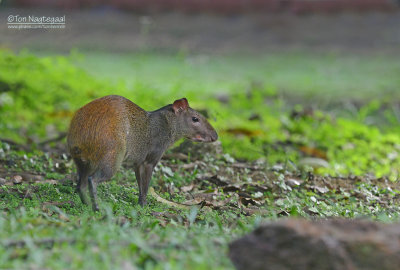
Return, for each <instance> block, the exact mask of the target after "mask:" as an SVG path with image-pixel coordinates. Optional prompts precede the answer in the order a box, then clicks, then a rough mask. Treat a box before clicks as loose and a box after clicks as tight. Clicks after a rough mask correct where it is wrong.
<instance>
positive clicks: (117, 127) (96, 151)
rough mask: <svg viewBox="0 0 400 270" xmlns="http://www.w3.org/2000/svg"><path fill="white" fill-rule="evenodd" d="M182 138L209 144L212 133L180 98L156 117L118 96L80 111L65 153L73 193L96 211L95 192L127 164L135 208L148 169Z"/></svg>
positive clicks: (142, 199)
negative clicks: (73, 177)
mask: <svg viewBox="0 0 400 270" xmlns="http://www.w3.org/2000/svg"><path fill="white" fill-rule="evenodd" d="M182 137H185V138H188V139H191V140H193V141H196V142H214V141H216V140H217V139H218V135H217V132H216V131H215V130H214V128H213V127H212V126H211V125H210V123H208V121H207V120H206V119H205V118H204V117H203V116H202V115H201V114H200V113H198V112H197V111H195V110H193V109H192V108H190V107H189V104H188V102H187V100H186V98H182V99H179V100H176V101H175V102H174V103H173V104H170V105H167V106H165V107H162V108H160V109H158V110H156V111H151V112H148V111H145V110H143V109H142V108H140V107H139V106H137V105H136V104H135V103H133V102H132V101H130V100H128V99H126V98H124V97H121V96H115V95H113V96H105V97H102V98H99V99H96V100H94V101H92V102H90V103H88V104H86V105H85V106H83V107H82V108H80V109H79V110H78V111H77V112H76V113H75V115H74V117H73V118H72V120H71V125H70V128H69V131H68V136H67V145H68V150H69V152H70V154H71V156H72V158H73V160H74V162H75V164H76V167H77V171H78V181H77V192H78V194H79V196H80V198H81V200H82V202H83V203H86V204H87V203H88V199H87V196H86V190H87V187H89V193H90V196H91V199H92V206H93V209H94V210H98V205H97V192H96V186H97V184H98V183H100V182H103V181H106V180H108V179H110V178H111V177H113V176H114V174H115V173H116V172H117V170H118V168H119V167H120V166H121V163H122V162H123V161H124V160H128V162H129V164H132V167H133V169H134V170H135V175H136V179H137V182H138V186H139V204H140V205H145V204H146V196H147V191H148V188H149V183H150V180H151V176H152V173H153V169H154V167H155V166H156V164H157V163H158V161H159V160H160V158H161V156H162V155H163V153H164V152H165V150H166V149H167V148H168V147H169V146H171V145H172V144H173V143H174V142H175V141H177V140H178V139H180V138H182Z"/></svg>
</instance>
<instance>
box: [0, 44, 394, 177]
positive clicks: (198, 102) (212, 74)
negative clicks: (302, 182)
mask: <svg viewBox="0 0 400 270" xmlns="http://www.w3.org/2000/svg"><path fill="white" fill-rule="evenodd" d="M88 57H89V59H90V60H91V63H92V64H91V65H92V69H96V68H95V67H94V66H93V65H96V66H99V67H98V68H97V69H96V70H98V71H100V73H99V74H97V76H98V77H101V79H98V78H95V77H93V76H91V75H89V74H88V73H86V72H85V71H83V69H81V68H77V67H76V66H75V65H74V64H72V62H77V63H78V65H83V64H82V60H79V59H80V58H79V57H77V54H76V53H75V54H73V55H72V56H71V57H70V58H66V57H61V56H55V57H43V58H38V57H36V56H34V55H32V54H29V53H26V52H25V53H24V52H23V53H20V54H19V55H15V54H13V53H11V52H8V51H4V50H3V51H0V70H1V72H0V87H1V89H0V115H1V116H2V121H1V122H0V133H1V134H2V136H1V137H9V138H12V139H15V140H17V141H20V142H21V141H23V140H24V139H26V137H27V136H29V137H30V138H33V140H34V141H37V138H36V137H37V136H39V138H44V137H51V136H52V135H53V134H54V133H55V132H56V131H65V130H66V129H67V126H68V122H69V119H70V117H71V116H72V114H73V112H74V111H75V110H76V109H77V108H79V107H80V106H82V105H83V104H85V103H87V102H88V101H90V100H92V99H94V98H97V97H100V96H104V95H107V94H119V95H123V96H126V97H127V98H130V99H131V100H133V101H134V102H135V103H137V104H139V105H140V106H142V107H143V108H145V109H147V110H152V109H156V108H158V107H160V106H163V105H165V104H166V103H167V102H172V101H173V100H174V99H176V98H181V97H182V96H186V97H188V99H189V100H190V103H191V105H192V107H194V108H199V109H205V108H206V111H207V113H208V114H209V117H210V118H211V122H212V123H213V125H215V126H216V128H217V130H218V132H219V134H220V140H221V142H222V145H223V148H224V151H225V152H227V153H230V154H232V155H233V156H235V157H237V158H243V159H249V160H254V159H258V158H263V159H266V160H267V161H268V162H269V164H270V165H271V166H272V165H274V164H276V163H287V162H288V161H290V162H293V163H294V164H297V162H298V161H300V160H301V159H302V158H304V157H307V156H309V155H310V153H304V151H301V147H308V148H312V149H316V150H317V151H319V152H322V153H323V156H324V158H326V159H327V161H328V162H329V164H330V167H328V168H319V169H317V172H318V173H328V174H331V175H348V174H355V175H362V174H365V173H371V174H375V175H376V176H378V177H381V176H388V177H389V178H390V179H391V180H397V178H398V176H399V169H398V168H400V155H399V151H400V133H399V129H398V128H396V125H395V124H396V123H397V126H398V119H397V118H396V112H395V111H393V110H391V109H386V110H385V111H384V119H383V120H382V121H380V122H387V123H389V128H385V129H383V130H382V129H378V128H377V127H375V126H373V125H372V124H371V123H370V122H371V118H373V115H375V114H376V113H377V112H379V111H380V110H383V109H382V108H383V107H384V106H386V105H387V103H384V102H383V101H379V100H372V102H369V103H366V105H365V106H363V107H361V108H360V109H359V110H357V111H355V112H353V114H352V116H350V117H349V116H343V115H342V116H340V115H339V116H337V117H336V118H335V117H333V116H331V114H330V113H327V112H322V111H314V113H313V114H312V115H307V114H306V113H305V114H304V115H302V113H303V110H304V109H303V108H302V107H301V106H295V108H294V109H293V110H288V108H290V105H289V104H287V101H286V100H285V99H282V98H281V97H279V96H278V95H277V91H278V87H279V88H281V87H293V86H290V85H284V84H283V81H282V80H281V79H277V77H276V76H278V75H277V74H275V71H273V70H272V69H271V67H270V65H271V63H275V64H278V60H277V59H275V58H273V59H264V60H265V65H266V66H260V63H261V62H263V61H259V62H255V63H253V66H252V62H250V61H249V60H246V58H240V57H231V58H227V57H225V58H223V59H219V61H218V60H210V59H208V60H207V59H206V60H204V59H203V58H201V57H197V58H196V57H189V56H187V57H186V56H184V55H178V56H151V55H146V54H143V55H132V56H131V57H125V58H126V59H125V60H121V59H120V58H116V59H115V58H112V59H108V58H107V56H102V57H97V58H96V57H95V58H93V56H91V55H90V54H89V56H88ZM90 57H92V58H90ZM321 58H322V59H323V61H325V62H323V63H324V64H326V63H331V64H333V65H339V66H340V65H342V64H341V63H339V62H337V61H335V60H334V58H333V56H321ZM325 58H326V59H325ZM317 59H318V58H312V60H305V59H304V58H303V57H301V56H300V55H297V54H293V55H292V61H293V63H292V64H293V65H294V66H295V67H297V68H299V67H300V66H301V63H302V62H303V63H305V64H307V65H308V66H310V70H309V69H307V68H305V69H303V70H297V69H296V70H294V67H292V68H288V69H287V70H284V71H285V72H286V73H287V74H285V76H287V77H288V78H291V79H288V81H290V80H292V81H293V82H292V83H295V82H298V83H299V85H300V86H301V87H300V88H302V89H303V90H301V91H303V92H304V93H306V92H307V91H306V90H305V89H306V88H307V87H310V89H311V88H312V89H314V88H316V87H317V88H318V87H321V88H322V87H324V89H325V90H324V91H327V90H326V88H327V87H328V86H326V85H324V84H323V83H322V79H321V78H320V77H318V76H321V75H318V76H317V79H316V80H317V81H318V83H319V84H321V85H319V86H318V85H315V83H312V82H311V81H310V80H309V79H307V78H308V77H309V76H310V74H311V73H312V72H311V71H313V70H314V71H315V70H316V69H317V67H318V60H317ZM377 59H378V60H374V61H375V62H374V61H372V60H371V63H372V64H376V65H378V66H380V65H381V62H380V61H381V60H380V58H377ZM281 60H282V61H283V62H284V63H285V62H288V61H289V59H287V58H284V59H281ZM113 61H117V64H115V63H114V64H113ZM118 61H119V62H118ZM124 61H125V62H124ZM155 61H157V63H156V62H155ZM271 61H272V62H271ZM360 62H361V61H360ZM105 63H111V67H107V66H104V65H105ZM118 63H119V64H118ZM238 63H242V64H243V65H244V66H245V67H247V69H246V71H241V73H239V76H237V74H236V73H235V71H236V70H235V69H233V68H232V67H231V66H237V64H238ZM351 63H353V62H351ZM351 63H350V62H349V63H348V64H349V65H353V64H354V63H353V64H351ZM113 65H114V66H113ZM89 67H90V65H89ZM121 67H123V68H124V69H122V70H121V69H120V68H121ZM150 67H151V68H150ZM228 67H229V68H228ZM279 67H280V68H281V69H282V68H283V67H282V66H279ZM346 68H348V67H346ZM331 69H335V74H336V75H337V76H338V78H335V81H336V80H337V81H341V84H340V85H336V84H335V83H336V82H334V81H329V82H330V83H331V92H334V91H338V89H339V88H340V87H344V88H348V87H350V88H352V87H353V88H354V87H356V86H355V85H352V86H351V85H350V84H354V82H352V81H351V80H350V78H349V77H348V75H347V74H343V73H342V72H340V71H339V70H336V68H334V67H332V68H331ZM331 69H330V70H331ZM364 69H365V70H364ZM370 69H371V68H368V67H362V68H361V70H363V74H364V75H365V74H369V73H370V72H371V70H370ZM110 70H112V71H113V73H112V74H110V76H109V78H113V82H111V81H106V80H105V79H104V76H105V73H106V72H109V71H110ZM127 70H129V72H130V74H131V75H130V74H124V72H127ZM260 70H265V71H268V72H270V74H269V77H270V78H272V80H271V81H272V82H274V83H276V85H274V84H272V83H271V82H265V81H263V80H261V81H260V78H261V71H260ZM323 70H324V69H323ZM331 71H332V70H331ZM251 72H253V73H254V74H253V75H251V74H252V73H251ZM324 72H325V71H324ZM324 72H323V74H325V73H324ZM388 72H389V71H388ZM390 72H391V71H390ZM94 73H95V72H94ZM121 73H122V75H121ZM115 74H119V75H121V76H125V77H126V78H129V79H127V80H126V81H121V80H119V81H118V80H115V79H118V78H119V79H121V76H119V77H118V76H116V75H115ZM274 74H275V75H274ZM217 75H218V76H226V77H227V78H228V79H229V80H224V79H223V78H220V77H218V76H217ZM196 76H197V77H196ZM131 77H132V78H131ZM279 78H280V77H279ZM368 80H371V81H373V82H374V85H375V86H376V87H377V88H379V87H378V86H379V81H376V79H373V78H368ZM346 83H348V84H349V85H347V86H346ZM397 83H398V81H397V80H396V79H394V80H393V81H391V82H390V85H391V87H396V85H397V87H398V84H397ZM387 84H389V82H387ZM362 85H363V84H362V83H361V82H360V84H359V86H360V87H361V86H362ZM214 89H217V91H219V92H218V93H214ZM313 91H314V92H315V93H317V91H316V90H315V89H314V90H313ZM314 92H313V93H314ZM323 93H324V92H323ZM218 95H225V96H226V97H225V98H222V99H221V98H219V99H220V100H218V99H217V98H215V96H218ZM296 95H300V94H296ZM304 95H305V96H307V95H309V93H306V94H304ZM223 99H225V100H223ZM382 99H383V100H386V98H385V97H383V98H382ZM385 102H386V101H385ZM293 112H296V113H298V114H299V115H300V116H293ZM377 121H379V120H377ZM373 122H374V121H373ZM375 122H376V121H375Z"/></svg>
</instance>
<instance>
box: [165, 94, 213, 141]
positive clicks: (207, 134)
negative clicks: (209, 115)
mask: <svg viewBox="0 0 400 270" xmlns="http://www.w3.org/2000/svg"><path fill="white" fill-rule="evenodd" d="M172 109H173V110H174V113H175V115H176V116H177V124H178V126H179V128H180V131H181V132H182V136H183V137H185V138H187V139H190V140H192V141H195V142H215V141H216V140H217V139H218V134H217V132H216V131H215V129H214V128H213V127H212V126H211V125H210V123H208V121H207V119H206V118H205V117H204V116H202V115H201V114H200V113H199V112H197V111H195V110H193V109H192V108H190V107H189V103H188V101H187V100H186V98H182V99H179V100H176V101H175V102H174V104H173V105H172Z"/></svg>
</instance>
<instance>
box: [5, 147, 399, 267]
mask: <svg viewBox="0 0 400 270" xmlns="http://www.w3.org/2000/svg"><path fill="white" fill-rule="evenodd" d="M3 151H4V150H3ZM4 153H5V154H4V156H3V158H2V162H1V163H0V165H1V166H0V171H4V169H7V171H8V172H9V173H11V175H15V174H17V175H18V174H19V173H23V172H30V173H33V174H35V175H41V176H42V177H41V178H42V180H40V181H38V182H37V183H29V179H28V178H26V177H25V180H24V181H23V183H22V184H12V179H11V178H10V177H6V180H7V184H6V185H3V186H1V187H0V239H1V245H0V268H7V269H20V268H24V267H26V266H29V267H31V268H39V269H42V268H51V269H65V268H73V269H76V268H79V269H93V268H98V269H109V268H117V269H125V268H129V267H137V268H139V269H188V268H190V269H210V268H213V269H233V266H232V264H231V262H230V261H229V259H228V257H227V254H228V244H229V242H230V241H232V240H233V239H236V238H238V237H240V236H242V235H243V234H245V233H247V232H249V231H251V230H252V229H253V228H255V227H257V225H258V224H260V222H262V221H265V220H275V219H277V218H280V217H285V216H290V217H305V218H315V217H346V218H360V217H362V218H369V219H374V220H380V221H384V222H390V221H396V220H398V219H399V213H400V208H399V202H398V194H400V191H399V189H398V186H397V185H392V186H387V185H386V184H382V183H379V182H373V183H371V182H370V181H369V180H367V179H362V178H360V179H358V180H356V179H355V180H350V179H346V180H344V181H343V183H344V184H343V185H342V184H339V185H335V184H334V182H335V181H338V179H336V180H335V179H331V180H330V182H331V184H332V186H330V188H328V189H327V190H325V191H322V189H321V190H318V189H316V188H315V187H316V186H320V187H322V183H323V181H321V182H313V180H311V179H309V177H308V176H307V174H304V175H303V176H299V174H298V172H295V171H293V172H290V171H285V170H281V171H270V170H265V168H262V169H260V171H259V172H258V173H257V174H259V173H268V174H270V176H269V178H268V179H269V180H266V179H265V177H262V178H257V177H256V176H255V175H253V176H252V174H251V173H250V172H249V171H248V170H247V169H244V170H242V171H240V172H239V171H232V170H231V169H232V168H230V166H231V164H232V163H231V162H235V161H232V160H231V159H227V158H226V157H225V158H224V157H217V158H216V157H211V156H208V157H206V158H202V159H200V161H201V162H204V163H205V164H206V166H202V167H199V168H198V169H196V170H195V171H194V172H193V171H192V172H187V171H186V170H185V169H184V168H182V166H174V164H179V161H177V160H169V159H167V160H163V161H162V163H163V165H162V166H161V167H160V169H158V170H157V171H156V172H155V175H154V177H153V186H154V188H155V189H156V191H157V193H159V194H160V195H161V196H163V197H164V198H165V199H167V200H172V201H174V202H183V201H185V200H186V199H187V198H188V197H189V198H190V197H191V196H196V195H201V196H205V195H206V194H207V193H210V192H212V193H213V194H215V195H214V196H216V197H218V199H212V200H206V201H205V202H207V203H206V204H205V205H203V206H201V205H193V206H192V207H191V208H189V209H186V210H182V209H179V208H176V207H173V206H169V205H166V204H162V203H159V202H158V201H156V200H155V199H154V198H153V197H152V196H149V198H148V201H149V204H148V205H147V206H145V207H143V208H142V207H140V206H138V204H137V197H138V190H137V185H136V183H135V181H134V176H133V173H132V171H131V170H130V169H129V168H124V169H122V170H120V172H119V173H118V174H117V175H116V176H115V177H114V178H113V180H112V181H109V182H106V183H103V184H102V185H100V186H99V202H100V208H101V211H100V212H98V213H93V212H92V210H91V207H90V206H86V205H83V204H82V203H81V202H80V199H79V196H78V195H77V194H76V193H75V191H74V185H73V183H72V181H71V179H70V177H69V175H71V174H72V173H73V171H74V168H73V166H71V164H70V161H69V160H68V159H62V158H61V159H60V157H58V156H57V155H56V154H51V155H50V156H49V155H48V154H44V153H41V152H39V151H37V152H35V153H28V156H27V155H26V154H25V153H18V152H15V151H12V150H5V151H4ZM5 161H10V162H8V163H9V165H5V164H4V162H5ZM56 164H58V165H56ZM60 164H63V166H60ZM212 166H214V167H215V168H219V169H218V170H219V175H220V177H221V179H229V180H222V181H227V183H228V187H229V186H230V185H232V186H238V185H243V184H244V185H246V186H248V188H247V191H245V193H246V192H247V193H249V194H251V195H249V196H250V197H249V198H247V199H248V200H251V199H250V198H251V197H253V198H256V197H258V198H259V196H260V195H261V196H262V197H261V198H262V199H263V201H264V202H263V203H261V204H260V205H258V206H257V207H252V208H251V206H249V205H247V206H246V205H244V204H243V199H242V198H241V197H240V196H238V195H237V193H236V192H235V191H233V192H232V191H227V190H226V189H225V187H226V186H218V185H215V184H213V183H212V182H210V181H209V180H201V181H198V180H192V181H191V182H190V183H188V182H187V177H188V176H185V175H190V174H193V173H194V174H195V179H196V178H197V177H196V175H205V174H207V173H208V172H209V171H210V167H212ZM224 167H225V168H226V170H222V168H224ZM21 168H23V169H22V170H21ZM60 168H62V169H60ZM166 168H170V169H166ZM18 171H20V172H18ZM61 171H63V173H61ZM49 172H50V173H52V174H53V176H55V178H56V179H57V178H59V179H60V180H58V181H53V182H51V183H45V181H46V180H47V179H49V178H48V176H47V174H46V173H49ZM171 172H172V173H171ZM223 177H224V178H223ZM232 179H236V180H232ZM290 179H292V180H290ZM293 179H297V181H300V182H303V184H300V185H299V186H293V185H290V183H291V182H290V181H293ZM233 181H234V182H233ZM249 181H250V182H249ZM324 181H325V180H324ZM171 183H174V185H173V186H172V190H174V191H173V192H172V193H171V191H168V192H167V190H170V189H171ZM251 183H254V185H253V186H252V184H251ZM350 183H352V184H351V185H350V186H349V184H350ZM190 184H194V185H195V189H193V190H192V191H191V192H187V191H183V190H184V189H183V188H184V187H187V185H190ZM259 186H264V187H265V189H264V191H263V192H262V193H261V194H260V192H257V190H252V187H253V188H254V187H259ZM224 190H225V191H224ZM172 194H174V195H172ZM257 194H258V195H257ZM256 195H257V196H256ZM171 196H173V197H171ZM241 196H246V195H241ZM206 197H207V196H206ZM171 198H172V199H171ZM185 198H186V199H185ZM223 201H224V202H225V203H223V204H222V205H221V202H223ZM240 201H242V203H240ZM246 209H247V210H249V209H252V210H253V214H252V215H249V213H247V214H246V212H245V210H246Z"/></svg>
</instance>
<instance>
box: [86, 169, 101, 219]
mask: <svg viewBox="0 0 400 270" xmlns="http://www.w3.org/2000/svg"><path fill="white" fill-rule="evenodd" d="M88 182H89V192H90V197H91V198H92V208H93V211H99V206H98V205H97V184H96V182H95V181H94V180H93V177H92V176H89V178H88Z"/></svg>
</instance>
